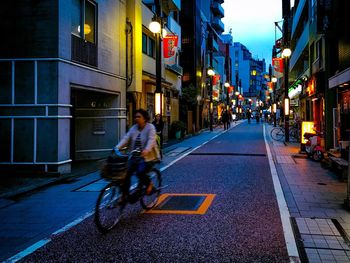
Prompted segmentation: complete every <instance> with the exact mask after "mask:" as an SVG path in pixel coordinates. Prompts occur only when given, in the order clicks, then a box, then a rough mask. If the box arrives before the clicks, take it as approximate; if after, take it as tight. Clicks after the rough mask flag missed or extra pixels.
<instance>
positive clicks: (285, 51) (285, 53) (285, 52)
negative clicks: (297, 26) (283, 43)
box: [282, 48, 292, 58]
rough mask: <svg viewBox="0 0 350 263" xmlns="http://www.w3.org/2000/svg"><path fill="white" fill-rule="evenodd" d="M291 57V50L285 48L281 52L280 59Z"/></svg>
mask: <svg viewBox="0 0 350 263" xmlns="http://www.w3.org/2000/svg"><path fill="white" fill-rule="evenodd" d="M290 55H292V50H291V49H290V48H285V49H283V51H282V58H289V57H290Z"/></svg>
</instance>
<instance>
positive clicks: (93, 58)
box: [72, 35, 97, 67]
mask: <svg viewBox="0 0 350 263" xmlns="http://www.w3.org/2000/svg"><path fill="white" fill-rule="evenodd" d="M72 60H73V61H77V62H81V63H84V64H87V65H91V66H94V67H97V46H96V44H93V43H90V42H88V41H85V40H84V39H82V38H80V37H77V36H75V35H72Z"/></svg>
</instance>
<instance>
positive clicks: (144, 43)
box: [142, 33, 147, 54]
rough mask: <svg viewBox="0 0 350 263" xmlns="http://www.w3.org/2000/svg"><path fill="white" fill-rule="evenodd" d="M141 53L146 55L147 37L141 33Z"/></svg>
mask: <svg viewBox="0 0 350 263" xmlns="http://www.w3.org/2000/svg"><path fill="white" fill-rule="evenodd" d="M142 53H144V54H147V35H146V34H145V33H142Z"/></svg>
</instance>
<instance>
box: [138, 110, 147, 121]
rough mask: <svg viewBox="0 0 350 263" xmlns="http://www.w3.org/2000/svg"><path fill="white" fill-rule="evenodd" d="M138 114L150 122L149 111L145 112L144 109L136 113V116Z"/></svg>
mask: <svg viewBox="0 0 350 263" xmlns="http://www.w3.org/2000/svg"><path fill="white" fill-rule="evenodd" d="M137 113H140V114H141V115H142V117H143V118H144V119H145V120H146V121H147V122H148V121H149V120H150V117H149V114H148V111H146V110H144V109H138V110H136V111H135V115H136V114H137Z"/></svg>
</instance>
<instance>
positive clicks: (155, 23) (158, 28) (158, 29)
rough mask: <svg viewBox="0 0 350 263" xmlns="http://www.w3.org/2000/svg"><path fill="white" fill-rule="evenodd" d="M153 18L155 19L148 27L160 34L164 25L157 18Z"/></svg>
mask: <svg viewBox="0 0 350 263" xmlns="http://www.w3.org/2000/svg"><path fill="white" fill-rule="evenodd" d="M153 19H154V20H153V21H152V22H151V23H149V26H148V28H149V30H151V32H152V33H153V34H159V33H160V32H161V31H162V26H161V24H160V23H159V22H158V21H157V20H155V19H156V18H153Z"/></svg>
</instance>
